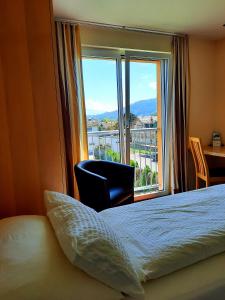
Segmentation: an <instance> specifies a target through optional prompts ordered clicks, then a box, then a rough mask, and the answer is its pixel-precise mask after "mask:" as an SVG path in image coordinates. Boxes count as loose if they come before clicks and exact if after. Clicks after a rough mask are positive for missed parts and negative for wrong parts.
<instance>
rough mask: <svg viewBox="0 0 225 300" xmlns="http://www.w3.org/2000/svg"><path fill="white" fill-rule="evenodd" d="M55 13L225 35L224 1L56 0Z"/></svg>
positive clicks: (116, 22) (77, 18) (139, 25)
mask: <svg viewBox="0 0 225 300" xmlns="http://www.w3.org/2000/svg"><path fill="white" fill-rule="evenodd" d="M53 7H54V15H55V16H57V17H62V18H66V19H76V20H85V21H92V22H100V23H109V24H115V25H124V26H132V27H141V28H145V29H156V30H162V31H169V32H175V33H187V34H192V35H198V36H203V37H206V38H210V39H220V38H225V27H223V26H222V24H224V23H225V0H111V1H109V0H53Z"/></svg>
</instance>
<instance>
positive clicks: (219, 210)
mask: <svg viewBox="0 0 225 300" xmlns="http://www.w3.org/2000/svg"><path fill="white" fill-rule="evenodd" d="M100 215H101V216H102V217H103V218H104V220H105V221H106V222H108V223H109V225H110V226H111V227H112V228H113V229H114V231H116V232H117V234H118V236H119V237H120V238H121V240H122V241H123V243H124V244H125V245H126V247H127V251H128V253H129V254H130V256H131V258H132V262H133V264H134V266H135V268H136V271H137V273H138V275H139V279H140V280H141V281H146V280H149V279H157V278H160V277H162V276H165V275H167V274H170V273H172V272H174V271H177V270H179V269H182V268H184V267H186V266H190V265H191V264H194V263H197V262H199V261H201V260H204V259H207V258H209V257H211V256H213V255H216V254H219V253H223V252H225V185H224V184H223V185H218V186H213V187H210V188H205V189H201V190H196V191H191V192H186V193H181V194H176V195H170V196H166V197H161V198H157V199H154V200H152V201H142V202H138V203H135V204H131V205H124V206H120V207H115V208H111V209H107V210H104V211H102V212H100ZM224 299H225V297H224Z"/></svg>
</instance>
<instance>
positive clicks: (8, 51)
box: [0, 0, 65, 217]
mask: <svg viewBox="0 0 225 300" xmlns="http://www.w3.org/2000/svg"><path fill="white" fill-rule="evenodd" d="M52 25H53V23H52V7H51V1H47V0H32V1H26V0H17V1H13V4H12V2H11V1H0V116H1V117H0V140H1V145H0V195H1V196H0V217H3V216H10V215H15V214H43V213H44V205H43V191H44V190H45V189H50V190H56V191H64V190H65V178H64V156H63V155H64V154H63V153H64V151H63V146H62V145H63V143H62V130H61V129H62V127H61V124H62V123H61V118H60V108H59V101H58V94H57V90H58V87H57V81H56V80H57V74H56V68H55V56H54V49H53V48H54V47H53V31H52V30H53V26H52Z"/></svg>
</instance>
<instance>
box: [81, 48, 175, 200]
mask: <svg viewBox="0 0 225 300" xmlns="http://www.w3.org/2000/svg"><path fill="white" fill-rule="evenodd" d="M83 57H87V58H99V59H100V58H101V59H104V58H105V59H115V60H116V76H117V94H118V115H119V116H118V118H119V126H120V132H125V133H126V135H127V136H128V135H129V134H130V128H129V127H128V122H129V120H128V117H127V116H129V108H130V82H129V81H130V80H129V77H130V68H129V62H130V61H132V60H134V59H135V58H136V59H137V60H142V61H143V60H146V61H153V62H155V63H156V65H157V116H158V125H159V124H160V127H158V126H157V140H158V141H159V143H160V146H158V151H159V150H160V151H159V152H160V153H158V161H159V160H160V163H161V168H160V169H161V170H160V171H158V176H159V177H160V180H159V184H160V185H161V187H163V188H162V190H159V191H156V192H152V193H147V194H143V195H138V196H135V201H141V200H146V199H151V198H156V197H160V196H164V195H168V194H169V192H170V189H169V183H166V182H165V177H166V176H165V166H164V165H163V155H165V154H164V153H163V147H162V143H163V142H164V143H165V139H164V141H163V137H162V127H163V126H165V124H162V120H163V118H162V99H161V61H162V60H166V61H168V65H169V70H168V72H169V75H170V74H171V54H170V53H162V52H152V51H149V52H148V51H142V50H140V51H139V50H134V51H133V50H130V49H114V48H113V49H112V48H102V47H82V58H83ZM122 60H125V88H126V90H125V110H126V114H125V115H126V121H125V124H126V125H127V126H125V128H124V124H123V123H124V122H122V121H121V120H122V119H123V95H122V68H121V66H122V64H121V62H122ZM128 74H129V75H128ZM168 88H169V91H168V94H169V95H170V90H171V86H170V83H169V87H168ZM159 120H160V122H159ZM125 142H126V143H128V142H129V139H128V138H126V141H125V140H124V136H123V134H120V144H121V147H123V148H124V146H125V149H129V146H128V145H125ZM129 159H130V152H128V151H127V150H125V154H124V153H123V151H121V162H122V163H126V162H127V161H129ZM169 169H170V168H168V170H167V172H170V170H169ZM167 176H168V174H167Z"/></svg>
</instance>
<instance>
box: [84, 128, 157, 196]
mask: <svg viewBox="0 0 225 300" xmlns="http://www.w3.org/2000/svg"><path fill="white" fill-rule="evenodd" d="M130 136H131V138H130V139H131V140H130V164H131V165H132V166H134V167H135V194H136V195H137V194H141V193H150V192H154V191H158V190H159V181H158V171H159V165H158V147H157V128H140V129H139V128H135V129H131V134H130ZM88 146H89V158H90V159H104V160H109V161H115V162H120V161H121V157H120V152H121V151H120V136H119V131H118V130H106V131H89V132H88Z"/></svg>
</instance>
